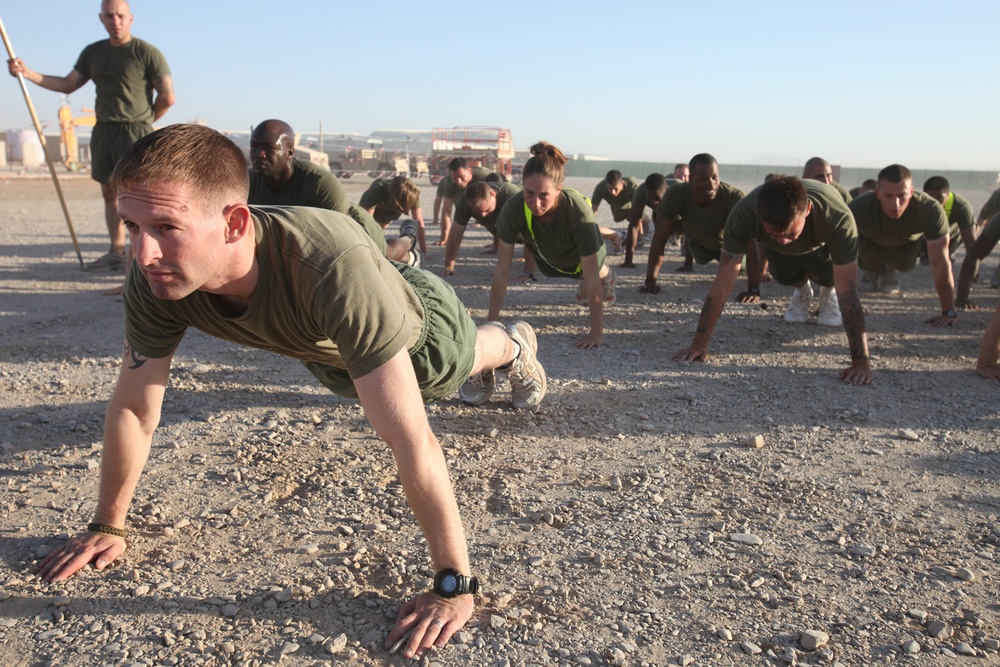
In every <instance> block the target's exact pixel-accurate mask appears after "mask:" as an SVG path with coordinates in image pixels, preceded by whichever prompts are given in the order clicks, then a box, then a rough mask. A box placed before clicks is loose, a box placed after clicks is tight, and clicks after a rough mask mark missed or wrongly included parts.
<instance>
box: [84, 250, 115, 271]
mask: <svg viewBox="0 0 1000 667" xmlns="http://www.w3.org/2000/svg"><path fill="white" fill-rule="evenodd" d="M124 268H125V255H119V254H118V253H116V252H106V253H104V254H103V255H101V256H100V257H98V258H97V259H95V260H94V261H92V262H87V263H86V264H84V265H83V270H84V271H119V270H121V269H124Z"/></svg>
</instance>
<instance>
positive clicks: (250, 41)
mask: <svg viewBox="0 0 1000 667" xmlns="http://www.w3.org/2000/svg"><path fill="white" fill-rule="evenodd" d="M99 6H100V2H99V0H45V1H35V2H25V1H23V0H21V1H16V2H15V1H13V0H12V1H11V2H4V3H3V4H0V19H2V20H3V22H4V24H5V26H6V29H7V33H8V35H9V37H10V39H11V42H12V44H13V47H14V50H15V53H16V54H17V56H19V57H20V58H22V59H23V60H24V61H25V63H26V64H27V65H28V67H30V68H32V69H35V70H38V71H40V72H43V73H45V74H58V75H65V74H66V73H68V72H69V71H70V69H71V68H72V66H73V63H75V62H76V58H77V56H78V55H79V52H80V50H81V49H82V48H83V46H85V45H86V44H87V43H89V42H92V41H97V40H98V39H103V38H105V37H107V34H106V33H105V32H104V29H103V27H102V26H101V24H100V22H99V21H98V10H99ZM132 12H133V14H134V15H135V23H134V24H133V28H132V33H133V35H135V36H137V37H140V38H142V39H145V40H146V41H149V42H151V43H152V44H154V45H155V46H157V47H159V48H160V50H161V51H162V52H163V53H164V55H165V56H166V58H167V61H168V63H169V64H170V69H171V71H172V73H173V76H174V83H175V88H176V91H177V104H176V105H175V106H174V107H173V108H172V109H171V110H170V111H169V113H168V114H167V116H166V117H165V118H164V119H163V121H162V122H163V123H169V122H189V121H193V120H202V121H204V122H206V123H207V124H209V125H211V126H212V127H215V128H217V129H220V130H247V129H249V128H250V126H251V125H253V124H254V123H256V122H259V121H260V120H263V119H265V118H269V117H277V118H281V119H283V120H286V121H288V122H289V123H290V124H291V125H292V126H293V127H294V128H295V129H296V130H297V131H302V132H316V131H317V130H318V129H319V125H320V123H321V122H322V124H323V129H324V131H325V132H331V133H332V132H360V133H362V134H367V133H369V132H371V131H373V130H378V129H392V128H401V129H402V128H406V129H415V130H430V129H431V128H433V127H450V126H454V125H498V126H501V127H507V128H510V130H511V133H512V135H513V138H514V142H515V145H516V147H517V148H519V149H524V148H527V146H528V145H530V144H531V143H532V142H534V141H537V140H539V139H545V140H548V141H551V142H552V143H555V144H556V145H557V146H559V147H560V148H562V149H563V150H564V151H565V152H567V153H588V154H594V155H601V156H604V157H609V158H613V159H622V160H648V161H664V162H681V161H687V160H688V159H689V158H690V156H691V155H693V154H695V153H699V152H710V153H712V154H713V155H715V157H716V158H717V159H718V160H719V161H720V162H722V163H750V164H752V163H766V164H782V165H797V164H801V163H802V162H804V161H805V160H806V159H807V158H809V157H812V156H813V155H820V156H823V157H825V158H827V159H828V160H829V161H830V162H832V163H834V164H841V165H843V166H846V167H874V168H879V167H882V166H885V165H886V164H890V163H893V162H900V163H902V164H905V165H907V166H909V167H911V168H926V169H935V168H937V169H976V170H1000V120H998V119H1000V111H998V110H1000V85H998V81H997V69H998V67H997V65H998V62H997V59H996V56H995V51H994V49H993V46H994V45H995V43H996V34H997V29H998V28H997V27H998V26H1000V2H997V1H996V0H979V1H977V2H973V1H970V0H953V1H952V2H940V1H938V2H924V1H911V2H905V1H901V0H874V1H872V0H867V1H864V2H855V1H853V0H850V1H846V2H825V3H807V2H801V1H799V2H786V1H784V0H772V1H768V2H757V1H751V0H744V1H729V0H716V1H715V2H698V1H691V2H684V3H678V2H672V1H669V0H667V1H663V0H659V1H655V0H654V1H649V2H626V1H617V2H589V1H588V2H572V3H570V2H546V1H545V0H535V1H533V2H522V1H520V0H512V1H509V2H491V3H482V2H463V3H457V2H426V3H413V2H402V1H399V0H390V1H389V2H370V1H369V2H345V1H342V0H341V1H334V2H320V1H319V0H314V1H312V2H307V1H305V0H283V1H281V2H273V1H268V2H264V1H261V0H245V1H243V2H239V3H237V2H225V1H221V2H220V1H218V0H201V1H199V2H193V1H191V0H169V1H167V0H157V1H156V2H153V1H151V0H135V1H134V2H132ZM29 86H30V90H31V95H32V99H33V100H34V103H35V106H36V108H37V110H38V113H39V115H40V116H41V117H42V119H43V120H48V126H49V127H50V128H54V127H56V121H55V117H56V111H57V109H58V106H59V96H58V95H57V94H55V93H50V92H48V91H45V90H42V89H40V88H38V87H37V86H34V85H33V84H29ZM93 97H94V93H93V86H92V85H91V84H88V85H87V86H85V87H84V88H82V89H81V90H80V91H77V92H76V93H74V94H73V95H72V98H71V104H72V106H73V108H74V109H79V108H80V107H89V106H92V104H93ZM77 113H79V112H77ZM30 126H31V120H30V117H29V116H28V112H27V107H26V106H25V104H24V100H23V98H22V95H21V91H20V87H19V86H18V84H17V82H16V81H15V80H14V79H12V78H8V77H4V79H2V80H0V129H9V128H18V127H30Z"/></svg>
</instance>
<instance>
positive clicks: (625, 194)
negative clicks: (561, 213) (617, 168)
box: [590, 176, 640, 221]
mask: <svg viewBox="0 0 1000 667" xmlns="http://www.w3.org/2000/svg"><path fill="white" fill-rule="evenodd" d="M622 180H623V182H624V183H625V187H623V188H622V191H621V192H619V193H618V194H617V195H616V196H614V197H612V196H611V195H610V194H609V193H608V182H607V181H603V180H602V181H601V182H600V183H598V184H597V187H595V188H594V196H593V197H591V198H590V203H591V205H592V206H593V207H594V208H597V207H598V206H600V204H601V202H602V201H606V202H608V206H610V207H611V215H612V217H613V218H614V219H615V220H616V221H617V220H624V219H625V216H626V215H627V213H628V211H629V209H631V208H632V197H634V196H635V191H636V188H638V187H639V185H640V183H639V179H638V178H635V177H634V176H627V177H626V178H624V179H622Z"/></svg>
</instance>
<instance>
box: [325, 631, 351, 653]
mask: <svg viewBox="0 0 1000 667" xmlns="http://www.w3.org/2000/svg"><path fill="white" fill-rule="evenodd" d="M345 648H347V635H345V634H344V633H343V632H341V633H340V634H339V635H337V636H336V637H334V638H333V639H331V640H330V642H329V643H328V644H327V645H326V651H327V653H332V654H334V655H336V654H337V653H340V652H341V651H343V650H344V649H345Z"/></svg>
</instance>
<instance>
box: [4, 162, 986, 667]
mask: <svg viewBox="0 0 1000 667" xmlns="http://www.w3.org/2000/svg"><path fill="white" fill-rule="evenodd" d="M594 183H595V181H594V180H593V179H575V181H573V182H571V183H570V185H573V186H575V187H577V188H578V189H581V191H583V192H589V190H590V189H591V188H592V187H593V184H594ZM345 185H346V186H347V188H348V191H349V193H350V194H351V196H352V197H355V198H356V197H358V196H359V195H360V192H361V191H363V188H364V187H365V186H366V185H367V181H366V180H365V181H358V180H356V179H352V180H350V181H346V182H345ZM63 186H64V190H65V191H66V193H67V196H68V198H69V206H70V210H71V211H72V213H73V215H74V222H75V225H76V228H77V231H78V233H79V234H80V240H81V244H82V246H83V250H84V256H85V259H87V258H92V257H94V256H96V255H97V254H99V253H100V252H102V251H103V250H104V246H105V243H106V237H105V233H104V231H103V222H102V217H101V201H100V197H99V192H98V189H97V186H96V185H95V184H93V183H92V182H91V181H89V180H86V179H67V180H65V181H64V182H63ZM432 197H433V189H432V188H430V187H425V188H424V205H425V206H424V210H425V211H427V214H428V218H429V217H430V209H431V198H432ZM605 216H608V212H607V209H606V208H602V210H601V219H602V220H605ZM0 219H2V220H3V221H4V224H3V226H2V228H0V248H2V252H0V295H2V296H0V318H2V319H0V321H2V327H0V448H2V452H0V470H2V476H0V511H2V519H3V520H2V523H0V581H2V584H3V585H2V588H0V664H3V665H60V666H62V665H98V664H100V665H103V664H113V665H223V664H237V665H263V664H276V663H279V662H280V663H282V664H288V665H319V664H328V663H331V662H333V663H349V664H352V665H404V664H408V663H410V662H416V661H408V660H404V659H403V658H401V657H399V656H390V655H388V654H387V653H386V651H384V650H383V649H382V648H381V646H382V641H383V638H384V637H385V634H386V633H387V631H388V628H389V627H390V625H391V624H392V621H393V619H394V618H395V615H396V611H397V609H398V608H399V605H400V604H401V601H402V600H404V599H405V598H408V597H410V596H411V595H413V594H414V593H415V592H417V591H419V590H421V589H424V588H425V587H426V586H427V585H428V583H429V577H430V576H431V575H432V572H431V568H430V564H429V561H428V557H427V550H426V547H425V545H424V543H423V538H422V537H421V533H420V530H419V527H418V526H417V525H416V523H415V521H414V519H413V517H412V515H411V513H410V511H409V508H408V506H407V504H406V501H405V498H404V496H403V493H402V489H401V487H400V485H399V483H398V481H397V479H396V475H395V469H394V466H393V464H392V458H391V455H390V453H389V451H388V450H387V448H386V447H385V446H384V445H383V444H382V443H381V442H380V441H379V440H378V439H377V438H375V436H374V434H373V433H372V430H371V428H370V427H369V425H368V423H367V421H366V420H365V418H364V415H363V414H362V412H361V410H360V408H359V407H358V406H357V405H356V404H353V403H351V402H349V401H346V400H341V399H339V398H337V397H334V396H332V395H330V394H329V393H327V392H326V391H325V390H322V389H321V388H320V387H319V386H317V385H316V383H315V382H314V381H313V380H312V378H311V376H310V375H309V374H308V373H307V372H306V371H305V369H304V368H302V367H301V366H300V365H298V364H297V363H295V362H292V361H290V360H287V359H284V358H281V357H277V356H274V355H271V354H268V353H265V352H259V351H254V350H246V349H242V348H239V347H237V346H234V345H231V344H228V343H224V342H222V341H218V340H215V339H212V338H209V337H207V336H205V335H202V334H200V333H198V332H191V333H190V334H189V335H188V336H187V337H186V339H185V341H184V343H183V345H182V347H181V349H180V350H179V352H178V354H177V356H176V357H175V365H174V373H173V375H172V378H171V383H170V386H169V387H168V391H167V397H166V402H165V405H164V413H163V421H162V424H161V426H160V429H159V430H158V431H157V435H156V437H155V439H154V443H153V449H152V453H151V456H150V459H149V462H148V464H147V466H146V470H145V474H144V475H143V477H142V479H141V481H140V485H139V488H138V491H137V493H136V497H135V501H134V503H133V514H132V518H131V523H132V527H133V531H134V539H133V540H132V545H131V548H130V549H129V551H128V552H127V553H126V554H125V556H124V557H123V558H122V559H121V560H120V561H119V562H118V563H116V564H115V565H114V566H112V567H110V568H109V569H108V570H106V571H105V572H104V573H98V572H96V571H92V570H89V569H87V570H84V571H83V572H81V573H80V574H79V575H77V576H76V577H74V578H73V579H71V580H69V581H66V582H61V583H58V584H46V583H43V582H41V581H40V580H38V579H37V578H36V576H35V575H34V573H35V572H36V571H37V563H38V561H40V559H41V557H42V556H44V554H45V553H47V552H48V551H49V550H51V549H52V548H53V547H54V546H55V545H58V544H59V543H60V542H61V541H62V540H65V539H66V538H67V537H68V536H69V535H71V534H73V533H75V532H77V531H78V530H79V529H81V528H82V527H83V526H84V525H85V524H86V523H87V521H89V520H90V518H91V513H92V511H93V508H94V505H95V498H96V492H97V483H98V475H99V464H100V453H101V428H102V418H103V411H104V405H105V402H106V401H107V399H108V397H109V396H110V393H111V389H112V386H113V383H114V381H115V377H116V374H117V366H118V361H119V356H120V350H121V340H122V322H121V302H120V300H119V299H116V298H114V297H108V296H103V295H102V292H103V291H104V290H106V289H108V288H109V287H112V286H114V285H115V284H116V283H117V282H118V281H119V280H120V276H121V274H105V275H94V274H86V273H83V272H81V271H80V270H79V267H78V265H77V262H76V257H75V254H74V253H73V251H72V247H71V245H70V244H69V241H68V236H67V234H66V227H65V222H64V220H63V217H62V213H61V210H60V207H59V204H58V200H56V198H55V197H54V194H53V191H52V185H51V182H50V181H47V180H44V179H24V178H9V179H7V180H6V181H4V182H0ZM606 221H608V222H610V220H609V219H608V220H606ZM429 231H430V238H431V239H433V238H436V234H437V233H438V231H437V228H433V227H431V228H429ZM487 239H488V236H487V235H486V233H485V232H484V231H482V230H481V229H478V228H472V229H470V231H469V233H468V234H467V235H466V238H465V242H464V247H463V254H462V257H461V259H460V264H459V275H457V276H455V277H454V278H451V279H450V280H451V281H452V283H453V284H454V285H455V287H456V289H457V291H458V293H459V296H460V297H461V298H462V299H463V301H464V302H465V303H466V305H467V306H468V307H469V309H470V312H471V314H472V315H473V317H475V318H476V319H477V320H481V319H482V318H484V317H485V314H486V307H487V298H488V293H489V279H490V275H491V272H492V262H493V259H492V258H491V257H488V256H483V255H481V254H480V251H481V250H482V248H483V246H484V245H485V244H486V242H487ZM668 251H669V252H670V253H671V254H670V255H669V257H668V260H667V264H666V265H665V271H664V276H663V278H662V279H661V284H663V285H665V289H664V291H663V293H662V294H660V295H656V296H650V295H642V294H640V293H639V291H638V287H639V285H641V284H642V278H643V273H644V272H643V270H641V269H636V270H620V271H619V281H618V303H617V304H616V305H615V306H614V307H613V308H612V309H611V310H610V311H609V313H608V315H607V318H606V336H605V341H606V343H605V345H604V347H602V348H601V349H599V350H596V351H580V350H577V349H575V348H574V346H573V341H574V340H575V339H576V338H577V337H578V336H580V335H582V334H583V333H585V332H586V326H587V317H586V311H585V310H584V309H581V308H580V307H579V306H577V305H576V303H575V299H574V298H573V294H574V291H575V288H574V286H572V285H570V284H569V283H568V282H567V281H558V280H545V279H543V280H541V281H540V282H538V283H537V284H535V285H533V286H513V287H512V288H511V289H510V290H509V291H508V296H507V304H506V309H505V311H504V315H505V317H506V318H507V319H513V318H514V317H515V316H516V317H517V318H523V319H525V320H528V321H529V322H531V323H532V324H533V325H534V326H535V327H536V330H537V332H538V339H539V348H540V354H539V356H540V359H541V361H542V363H543V364H544V366H545V367H546V369H547V371H548V374H549V395H548V396H547V397H546V399H545V402H544V404H543V406H542V408H541V409H540V410H539V411H538V413H537V414H532V413H530V412H518V411H514V410H513V409H512V408H511V407H510V405H509V403H508V402H507V401H506V400H504V399H503V395H502V394H501V395H499V396H498V397H496V398H494V400H493V401H492V402H491V404H490V405H489V406H488V407H485V408H470V407H466V406H463V405H461V404H460V403H459V402H458V400H457V397H456V398H454V399H451V400H448V401H444V402H442V403H440V404H437V405H433V406H429V407H428V412H429V415H430V419H431V424H432V426H433V427H434V429H435V432H436V433H437V435H438V437H439V438H440V440H441V443H442V446H443V447H444V450H445V453H446V456H447V458H448V461H449V469H450V472H451V475H452V479H453V482H454V485H455V489H456V493H457V495H458V500H459V505H460V507H461V510H462V513H463V517H464V520H465V524H466V530H467V532H468V537H469V548H470V553H471V557H472V562H473V567H474V569H475V571H476V573H477V574H478V575H479V576H480V578H481V580H482V582H483V586H484V588H485V591H486V592H485V594H484V595H483V596H482V597H481V600H480V604H479V606H478V607H477V613H476V615H475V616H474V618H473V621H472V622H471V623H470V625H469V626H468V627H466V628H465V629H464V630H463V631H462V632H460V633H459V634H458V635H457V637H456V640H455V641H454V642H453V643H452V644H451V645H450V646H448V647H447V648H443V649H439V650H436V651H434V652H432V653H431V654H429V657H428V658H425V659H424V660H423V662H424V663H425V664H432V665H434V664H437V665H488V666H491V667H492V666H505V665H753V664H761V665H784V664H802V665H843V666H848V665H867V664H883V663H902V664H914V665H955V664H997V663H1000V658H998V639H1000V629H998V620H1000V618H998V617H1000V600H998V588H997V578H998V575H1000V565H998V551H1000V521H998V509H1000V483H998V482H1000V480H998V476H1000V453H998V452H1000V447H998V443H997V437H996V434H997V431H998V424H1000V407H998V400H997V399H998V398H1000V385H996V384H991V383H989V382H987V381H985V380H983V379H981V378H979V377H977V376H975V374H974V373H973V371H972V363H973V361H974V359H975V355H976V352H977V350H978V344H979V338H980V336H981V334H982V331H983V329H984V328H985V326H986V322H987V321H988V319H989V316H990V313H991V312H992V309H993V306H994V304H995V303H996V299H997V293H996V291H993V290H990V289H989V288H988V287H986V286H985V285H976V286H975V287H974V288H973V298H974V299H975V300H977V301H979V302H980V303H981V304H982V305H984V306H986V307H987V309H986V310H984V311H981V312H978V313H970V314H965V313H963V314H961V315H960V318H959V323H958V325H957V326H956V327H954V328H952V329H946V330H938V329H933V328H931V327H930V326H929V325H926V324H924V320H925V319H926V318H927V317H930V316H931V315H933V314H935V313H936V312H937V310H938V305H937V297H936V294H935V293H934V290H933V285H932V281H931V277H930V270H929V268H927V267H918V268H917V269H916V270H915V271H914V272H913V273H911V274H908V275H904V276H903V286H904V289H905V290H906V292H905V294H904V295H903V296H902V297H898V296H897V297H887V296H882V295H865V296H864V297H863V299H864V303H865V307H866V312H867V321H868V329H869V331H870V344H871V350H872V353H873V354H874V355H875V359H874V362H873V365H874V367H875V370H876V380H875V382H874V384H873V385H872V386H869V387H851V386H846V385H843V384H841V383H840V382H839V381H838V380H837V377H836V375H837V372H838V371H839V370H840V369H841V368H842V367H844V366H845V365H846V364H847V362H848V355H847V345H846V338H845V335H844V332H843V331H842V330H839V329H832V330H831V329H827V328H824V327H817V326H815V325H811V324H810V325H788V324H785V323H784V322H783V321H782V320H781V313H782V312H783V310H784V307H785V305H786V304H787V299H788V297H789V293H788V292H789V290H787V289H785V288H781V287H780V286H776V285H774V284H766V285H765V286H764V289H763V293H764V297H765V299H766V302H767V304H768V305H769V308H767V309H764V308H761V307H760V306H757V305H753V306H750V305H740V304H734V303H730V304H729V305H728V306H727V309H726V313H725V314H724V315H723V318H722V320H721V321H720V324H719V327H718V329H717V331H716V335H715V339H714V341H713V346H712V351H713V352H714V353H715V354H716V355H717V356H715V357H714V358H713V361H712V363H710V364H693V365H678V364H675V363H674V362H672V361H671V359H670V357H671V355H672V353H673V352H675V351H677V350H679V349H681V348H683V347H685V346H686V345H687V343H688V341H689V340H690V337H691V335H692V333H693V329H694V325H695V322H696V319H697V316H698V312H699V310H700V305H701V301H702V299H703V298H704V296H705V293H706V292H707V288H708V285H709V283H710V282H711V279H712V276H713V275H714V267H713V266H708V267H698V268H697V269H696V273H695V274H693V275H691V274H676V273H673V272H672V269H673V268H674V267H675V266H677V265H678V264H679V259H680V257H679V255H678V254H677V251H676V249H668ZM442 260H443V251H442V250H441V249H440V248H436V249H435V250H434V251H433V252H432V256H431V257H430V259H429V261H428V264H427V265H428V267H429V268H430V269H431V270H435V271H436V270H439V269H440V266H441V263H442ZM612 260H613V262H614V263H615V264H617V263H619V260H620V258H612ZM638 261H639V263H644V261H645V256H644V254H643V253H641V252H640V253H639V259H638ZM989 265H990V267H992V260H990V262H989ZM966 656H968V657H966ZM973 656H974V657H973Z"/></svg>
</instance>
